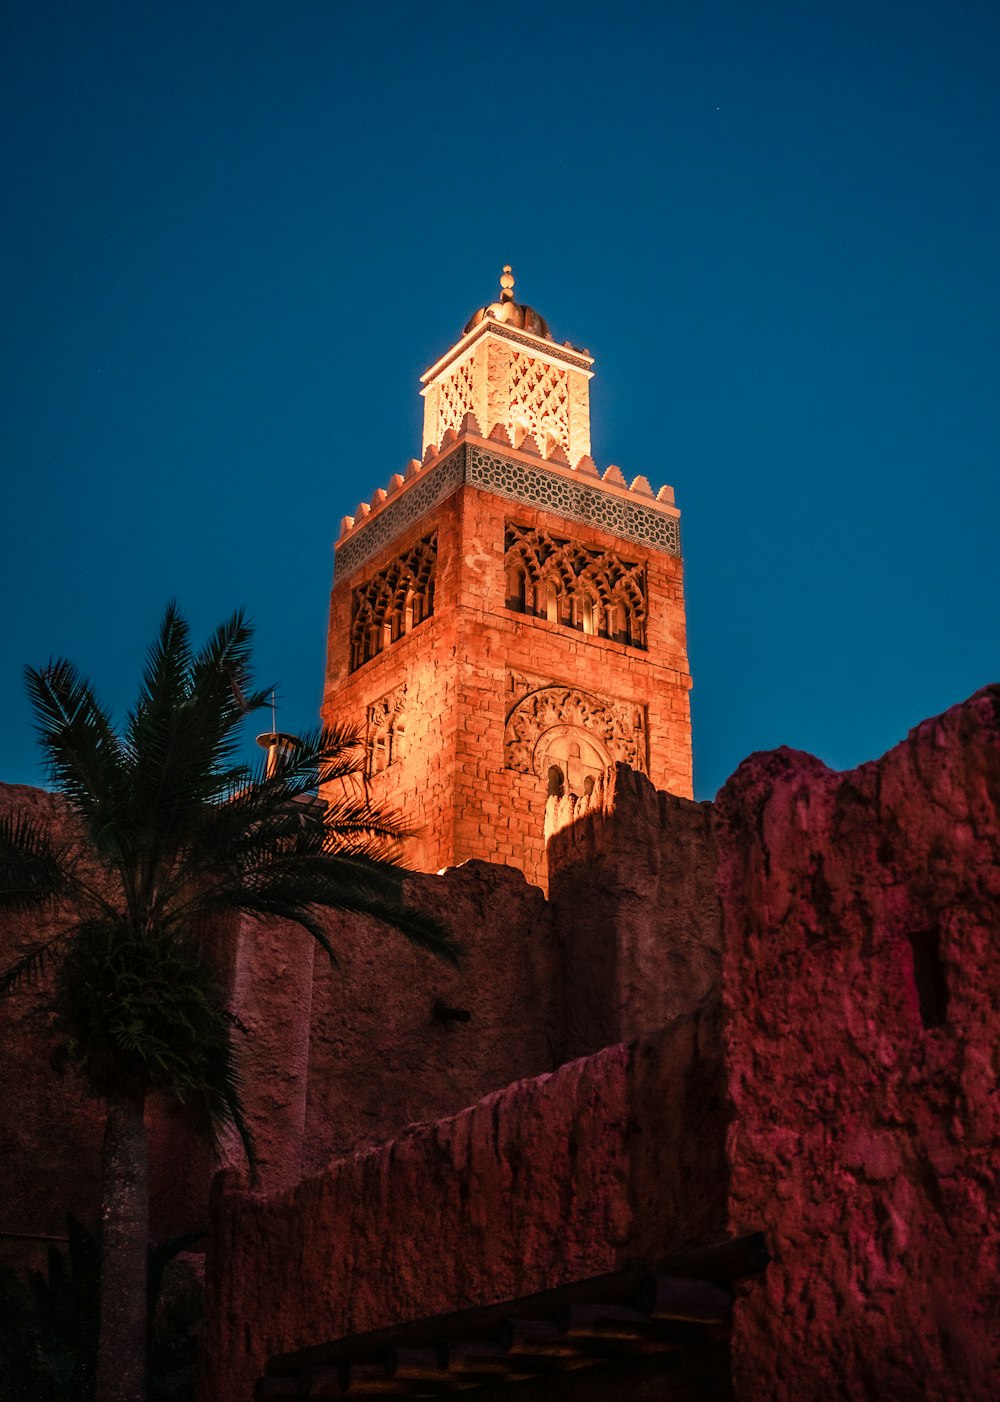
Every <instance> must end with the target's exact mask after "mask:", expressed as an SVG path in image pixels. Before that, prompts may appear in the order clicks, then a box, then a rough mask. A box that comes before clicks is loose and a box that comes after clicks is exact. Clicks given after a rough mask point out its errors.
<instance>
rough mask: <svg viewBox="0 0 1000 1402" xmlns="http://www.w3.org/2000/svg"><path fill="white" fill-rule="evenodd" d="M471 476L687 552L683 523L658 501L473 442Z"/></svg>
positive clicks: (485, 485) (667, 550)
mask: <svg viewBox="0 0 1000 1402" xmlns="http://www.w3.org/2000/svg"><path fill="white" fill-rule="evenodd" d="M467 452H468V455H469V465H468V468H467V471H466V478H465V480H466V481H467V482H468V483H469V485H470V486H472V487H479V488H480V489H481V490H482V491H484V492H493V493H494V495H495V496H498V497H506V498H507V500H508V501H519V502H524V503H526V504H527V505H528V506H540V507H542V509H543V510H545V511H554V512H555V514H556V515H557V516H564V517H565V518H566V520H567V521H582V522H583V523H584V524H585V525H588V526H596V527H597V528H598V529H599V530H603V531H609V532H610V533H611V534H612V535H616V536H619V537H621V539H623V540H634V541H637V542H638V543H639V544H640V545H648V546H649V547H650V548H651V549H653V550H661V551H663V553H664V554H666V555H679V554H680V553H681V536H680V523H679V522H678V520H677V517H676V516H668V515H667V514H666V512H664V511H657V510H656V508H655V507H649V506H643V505H641V504H640V503H639V502H637V501H628V500H626V499H625V498H624V497H620V496H618V495H617V494H616V493H611V492H606V491H602V489H601V488H600V486H598V485H597V484H594V485H591V484H590V483H589V482H574V481H573V480H572V479H571V478H569V477H563V476H562V474H561V473H557V472H550V471H549V470H548V469H547V468H544V467H534V466H532V465H531V464H529V463H525V462H519V461H517V460H515V459H514V458H508V457H505V456H504V455H503V454H502V453H495V452H493V451H492V450H491V449H488V448H480V447H479V446H478V444H475V443H471V444H469V446H468V448H467Z"/></svg>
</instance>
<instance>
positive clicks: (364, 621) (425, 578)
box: [351, 535, 437, 671]
mask: <svg viewBox="0 0 1000 1402" xmlns="http://www.w3.org/2000/svg"><path fill="white" fill-rule="evenodd" d="M436 563H437V535H430V536H426V537H425V538H424V539H423V540H419V541H417V543H416V544H415V545H413V546H412V547H411V548H410V549H409V550H408V551H407V552H406V554H405V555H401V556H400V557H399V559H397V560H393V562H392V564H391V565H387V566H386V568H385V569H384V570H381V571H380V572H379V573H378V574H377V575H375V577H374V578H373V579H370V580H369V581H368V583H367V584H364V585H362V586H361V588H360V589H355V591H354V595H353V599H352V604H351V670H352V671H355V670H356V669H357V668H358V667H360V666H363V664H364V663H365V662H368V661H370V660H371V658H373V657H377V656H378V654H379V653H380V652H382V651H383V650H384V649H385V648H387V647H390V646H391V645H392V644H393V643H395V642H398V641H399V640H400V638H403V637H405V636H406V634H407V633H409V632H410V631H411V629H413V628H415V627H416V626H417V624H418V623H422V622H423V620H424V619H425V618H430V616H431V615H432V614H433V612H434V571H435V567H436Z"/></svg>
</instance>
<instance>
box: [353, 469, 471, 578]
mask: <svg viewBox="0 0 1000 1402" xmlns="http://www.w3.org/2000/svg"><path fill="white" fill-rule="evenodd" d="M465 451H466V450H465V445H464V444H463V445H462V446H461V447H460V448H456V449H455V451H454V452H453V453H449V454H448V456H447V457H446V458H443V459H442V460H441V462H439V463H438V464H437V466H436V467H432V468H431V469H430V470H429V471H428V472H427V473H426V474H425V475H422V476H421V478H420V481H419V482H415V483H414V484H413V485H412V486H410V487H408V488H407V489H406V491H405V492H403V493H402V494H401V496H400V498H399V500H398V501H394V502H393V503H392V505H391V506H386V507H384V508H383V509H382V510H381V511H380V512H379V514H378V515H377V516H376V517H375V519H374V520H372V521H368V522H365V523H364V524H362V525H359V526H356V527H355V529H354V530H353V531H352V533H351V536H350V538H349V539H348V540H345V541H344V543H343V545H338V546H337V550H336V554H335V556H334V563H333V577H334V579H335V580H336V579H341V578H343V576H344V575H346V574H351V573H352V571H354V570H356V569H357V568H358V566H359V565H363V564H364V563H365V561H366V560H370V559H371V557H372V556H373V555H377V554H378V552H379V551H380V550H381V549H382V548H383V546H386V545H391V544H392V542H393V541H394V540H395V539H396V537H397V536H398V535H400V534H401V533H402V532H403V531H404V530H405V529H406V527H407V526H409V525H412V523H413V522H414V521H417V520H419V518H420V517H421V516H423V515H424V513H425V512H427V511H430V509H431V507H432V506H437V504H438V502H441V501H444V499H445V497H447V496H450V495H451V493H452V492H453V491H454V490H455V489H456V487H460V486H461V485H462V483H463V482H464V481H465Z"/></svg>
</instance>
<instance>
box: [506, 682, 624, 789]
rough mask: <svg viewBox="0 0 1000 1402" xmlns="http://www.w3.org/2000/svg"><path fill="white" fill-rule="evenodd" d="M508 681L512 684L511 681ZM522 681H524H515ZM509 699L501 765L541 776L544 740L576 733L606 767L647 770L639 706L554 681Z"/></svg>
mask: <svg viewBox="0 0 1000 1402" xmlns="http://www.w3.org/2000/svg"><path fill="white" fill-rule="evenodd" d="M512 680H513V679H512ZM519 680H522V681H523V680H526V679H519ZM518 690H520V687H518V686H515V687H509V694H510V695H512V696H514V697H515V699H514V700H513V704H512V705H511V706H510V708H509V710H508V713H507V722H506V725H505V727H504V765H505V767H506V768H507V769H519V770H521V771H522V773H525V774H537V775H538V776H539V777H540V778H542V777H545V768H546V764H545V761H546V759H547V756H548V753H549V749H550V746H549V745H548V744H547V743H546V737H547V736H549V735H551V734H552V733H553V732H556V733H557V734H559V735H560V736H561V737H570V738H571V737H572V734H573V733H574V732H578V733H579V735H580V738H581V739H582V740H587V741H590V742H591V743H592V745H593V748H594V750H595V751H596V753H599V754H602V755H606V756H607V759H608V762H609V763H610V762H613V761H615V760H623V761H624V762H625V763H626V764H628V765H630V766H631V767H632V768H633V769H638V770H639V771H640V772H642V773H645V772H646V771H647V767H648V757H647V744H646V713H645V707H644V706H639V705H634V704H630V703H626V702H622V701H615V700H613V699H611V698H609V697H606V696H600V695H599V694H598V693H596V692H593V691H585V690H583V689H582V688H580V687H573V686H563V685H560V684H559V683H557V682H551V683H549V684H547V685H541V686H537V687H535V688H534V689H533V690H530V691H528V692H527V693H526V694H522V695H520V696H518V695H517V691H518Z"/></svg>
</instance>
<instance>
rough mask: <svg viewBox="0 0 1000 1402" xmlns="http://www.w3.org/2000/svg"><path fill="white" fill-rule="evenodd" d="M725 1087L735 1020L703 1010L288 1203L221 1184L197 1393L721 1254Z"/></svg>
mask: <svg viewBox="0 0 1000 1402" xmlns="http://www.w3.org/2000/svg"><path fill="white" fill-rule="evenodd" d="M719 1074H720V1042H719V1020H718V1015H717V1010H715V1011H714V1012H709V1011H705V1012H702V1013H700V1014H696V1015H692V1016H690V1017H687V1018H683V1019H680V1020H678V1022H677V1023H676V1024H675V1025H674V1026H673V1027H671V1028H669V1029H667V1030H666V1031H665V1032H663V1033H662V1034H660V1035H659V1036H658V1037H657V1038H655V1039H653V1040H651V1041H649V1042H647V1043H644V1044H640V1045H639V1046H635V1047H623V1046H617V1047H610V1048H606V1049H605V1050H604V1051H602V1052H599V1053H598V1054H597V1055H596V1056H593V1057H589V1058H587V1059H584V1060H580V1061H575V1062H572V1063H570V1064H568V1065H566V1066H563V1067H561V1068H560V1069H559V1070H558V1071H556V1072H553V1073H551V1074H548V1075H544V1076H541V1077H538V1078H537V1079H534V1080H529V1081H521V1082H518V1083H515V1084H514V1085H511V1086H508V1087H507V1088H506V1089H505V1090H502V1091H499V1092H497V1093H495V1094H493V1095H490V1096H487V1097H486V1099H484V1100H482V1101H480V1102H479V1103H478V1104H476V1105H474V1106H473V1107H472V1108H471V1109H468V1110H465V1111H463V1112H462V1113H461V1114H459V1115H457V1116H455V1117H454V1118H453V1119H448V1120H442V1121H439V1122H438V1123H436V1124H432V1125H423V1126H417V1127H415V1128H413V1129H412V1130H411V1131H410V1132H408V1133H407V1134H404V1135H403V1136H401V1137H400V1138H397V1139H394V1140H390V1141H389V1142H388V1143H385V1144H381V1145H379V1146H378V1147H377V1148H375V1149H371V1150H369V1151H367V1152H362V1153H358V1154H354V1155H352V1156H350V1157H348V1158H345V1159H343V1160H340V1161H338V1162H335V1163H333V1164H331V1165H330V1166H329V1167H328V1168H327V1170H326V1171H325V1172H324V1173H322V1174H319V1175H317V1176H315V1177H313V1178H308V1179H305V1180H303V1182H301V1183H300V1184H299V1185H298V1187H296V1188H295V1189H292V1190H290V1191H286V1192H283V1193H280V1194H276V1195H272V1196H270V1197H264V1196H261V1195H259V1194H256V1195H255V1194H250V1193H245V1192H241V1191H238V1190H235V1189H234V1186H233V1181H232V1179H231V1178H229V1175H225V1176H224V1177H223V1178H220V1180H219V1184H220V1190H219V1192H218V1193H217V1194H216V1196H215V1200H214V1204H213V1234H212V1241H211V1246H210V1251H209V1260H208V1267H207V1275H206V1285H207V1299H206V1335H205V1338H204V1345H205V1347H204V1360H203V1371H202V1376H201V1380H200V1387H199V1396H200V1397H201V1398H202V1399H204V1402H208V1399H212V1402H245V1399H246V1398H248V1397H250V1396H251V1395H252V1394H251V1389H252V1385H253V1380H254V1378H255V1377H256V1376H257V1375H258V1374H259V1372H260V1371H261V1370H262V1368H263V1366H264V1364H265V1362H266V1361H267V1359H268V1358H269V1357H270V1356H271V1355H272V1354H274V1353H280V1352H284V1351H288V1350H292V1349H297V1348H300V1347H306V1346H308V1345H310V1344H314V1343H322V1342H326V1341H329V1340H331V1339H335V1338H339V1337H341V1336H343V1335H345V1334H348V1333H352V1332H355V1331H361V1330H367V1329H373V1328H377V1327H379V1326H381V1325H384V1324H387V1323H391V1322H393V1321H397V1320H406V1319H418V1318H421V1317H424V1316H427V1315H432V1314H436V1313H440V1312H444V1311H449V1310H454V1309H460V1308H464V1307H466V1306H473V1305H477V1304H481V1303H490V1302H497V1301H501V1300H504V1299H512V1298H517V1297H519V1296H521V1295H525V1294H529V1293H532V1292H534V1291H537V1290H543V1289H547V1288H549V1287H552V1286H555V1285H558V1284H561V1283H563V1282H564V1281H569V1280H576V1279H580V1278H585V1277H587V1276H589V1275H595V1274H599V1273H601V1272H604V1271H609V1270H614V1269H616V1268H617V1267H619V1266H621V1265H623V1264H626V1263H628V1262H632V1261H640V1260H650V1259H654V1258H656V1257H658V1256H660V1255H664V1254H666V1253H667V1252H668V1251H670V1250H672V1249H674V1248H675V1247H681V1246H684V1245H688V1244H693V1243H700V1242H705V1241H710V1240H713V1239H715V1238H717V1237H718V1236H719V1235H720V1233H721V1229H722V1223H723V1220H724V1214H725V1164H724V1160H723V1154H722V1145H723V1137H724V1128H723V1121H722V1111H721V1099H722V1097H721V1083H720V1080H719ZM227 1179H228V1189H224V1188H223V1187H222V1185H223V1184H224V1183H226V1180H227Z"/></svg>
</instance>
